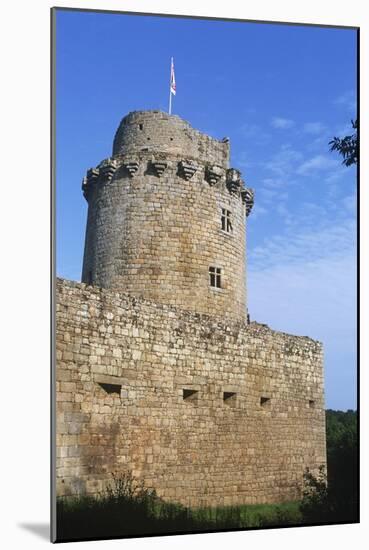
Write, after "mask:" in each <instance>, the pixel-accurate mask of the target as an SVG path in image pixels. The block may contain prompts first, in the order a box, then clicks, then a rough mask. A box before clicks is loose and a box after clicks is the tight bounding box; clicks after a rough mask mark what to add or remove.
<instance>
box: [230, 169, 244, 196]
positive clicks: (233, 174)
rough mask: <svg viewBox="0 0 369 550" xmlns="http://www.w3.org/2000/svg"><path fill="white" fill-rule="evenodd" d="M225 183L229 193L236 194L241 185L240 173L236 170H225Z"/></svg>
mask: <svg viewBox="0 0 369 550" xmlns="http://www.w3.org/2000/svg"><path fill="white" fill-rule="evenodd" d="M226 183H227V188H228V190H229V192H230V193H234V194H238V193H239V192H240V191H241V188H242V184H243V181H242V179H241V172H240V171H239V170H236V168H229V170H227V177H226Z"/></svg>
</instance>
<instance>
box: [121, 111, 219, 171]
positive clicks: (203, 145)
mask: <svg viewBox="0 0 369 550" xmlns="http://www.w3.org/2000/svg"><path fill="white" fill-rule="evenodd" d="M141 151H148V152H161V153H168V154H173V153H174V154H179V155H182V156H183V155H185V156H186V157H187V156H188V157H189V158H192V159H193V160H195V161H198V162H204V163H210V164H218V165H219V166H221V167H222V168H224V169H227V168H228V167H229V140H228V139H227V138H224V139H223V140H217V139H214V138H212V137H210V136H208V135H206V134H203V133H202V132H200V131H198V130H195V129H194V128H192V127H191V126H190V124H189V123H188V122H186V121H185V120H183V119H182V118H180V117H179V116H177V115H169V114H168V113H165V112H163V111H133V112H131V113H129V114H128V115H127V116H125V117H124V118H123V119H122V121H121V123H120V125H119V128H118V130H117V132H116V134H115V137H114V143H113V157H115V156H117V155H121V154H124V155H126V154H127V153H139V152H141Z"/></svg>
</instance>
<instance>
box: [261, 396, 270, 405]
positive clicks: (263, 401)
mask: <svg viewBox="0 0 369 550" xmlns="http://www.w3.org/2000/svg"><path fill="white" fill-rule="evenodd" d="M268 404H269V405H270V397H260V405H261V406H262V407H265V406H266V405H268Z"/></svg>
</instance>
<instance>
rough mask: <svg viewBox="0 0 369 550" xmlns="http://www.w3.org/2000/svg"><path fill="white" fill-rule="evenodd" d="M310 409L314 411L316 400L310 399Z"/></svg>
mask: <svg viewBox="0 0 369 550" xmlns="http://www.w3.org/2000/svg"><path fill="white" fill-rule="evenodd" d="M309 407H310V409H313V408H314V407H315V401H314V399H309Z"/></svg>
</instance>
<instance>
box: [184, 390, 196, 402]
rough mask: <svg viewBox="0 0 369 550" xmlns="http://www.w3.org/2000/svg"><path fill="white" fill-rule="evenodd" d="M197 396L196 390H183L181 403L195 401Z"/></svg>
mask: <svg viewBox="0 0 369 550" xmlns="http://www.w3.org/2000/svg"><path fill="white" fill-rule="evenodd" d="M198 396H199V392H198V390H192V389H188V388H183V401H197V399H198Z"/></svg>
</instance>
